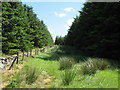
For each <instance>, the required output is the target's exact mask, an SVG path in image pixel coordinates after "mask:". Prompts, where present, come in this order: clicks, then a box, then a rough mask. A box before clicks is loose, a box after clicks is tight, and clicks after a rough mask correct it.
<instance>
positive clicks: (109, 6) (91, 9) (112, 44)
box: [64, 2, 120, 59]
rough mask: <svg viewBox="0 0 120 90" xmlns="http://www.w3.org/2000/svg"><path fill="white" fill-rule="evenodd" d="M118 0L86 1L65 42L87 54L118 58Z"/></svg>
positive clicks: (119, 42) (119, 43) (119, 22)
mask: <svg viewBox="0 0 120 90" xmlns="http://www.w3.org/2000/svg"><path fill="white" fill-rule="evenodd" d="M119 8H120V3H119V2H86V3H85V4H84V7H83V8H82V10H81V11H79V13H80V15H79V16H76V18H74V22H73V23H72V25H71V27H70V29H69V30H68V34H67V36H66V37H65V39H64V40H65V44H66V45H71V46H74V47H76V48H78V49H79V50H81V51H82V52H84V53H85V54H86V55H88V56H95V57H105V58H112V59H119V53H120V51H119V46H120V39H119V36H120V31H119V26H120V21H119V20H120V15H119V12H118V10H119Z"/></svg>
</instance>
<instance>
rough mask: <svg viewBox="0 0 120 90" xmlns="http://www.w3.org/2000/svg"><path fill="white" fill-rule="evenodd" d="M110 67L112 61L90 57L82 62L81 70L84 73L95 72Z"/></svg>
mask: <svg viewBox="0 0 120 90" xmlns="http://www.w3.org/2000/svg"><path fill="white" fill-rule="evenodd" d="M108 68H110V63H109V62H108V61H107V60H105V59H100V58H88V60H86V61H85V62H83V63H81V64H80V72H81V73H82V74H83V75H86V74H89V75H91V74H95V72H96V71H97V70H105V69H108Z"/></svg>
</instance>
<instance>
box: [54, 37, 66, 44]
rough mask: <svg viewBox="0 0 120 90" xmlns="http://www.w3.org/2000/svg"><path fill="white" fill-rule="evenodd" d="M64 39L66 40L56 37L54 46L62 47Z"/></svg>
mask: <svg viewBox="0 0 120 90" xmlns="http://www.w3.org/2000/svg"><path fill="white" fill-rule="evenodd" d="M65 39H66V36H65V37H61V36H60V37H59V36H56V38H55V45H64V44H65Z"/></svg>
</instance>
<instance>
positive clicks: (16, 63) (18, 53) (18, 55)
mask: <svg viewBox="0 0 120 90" xmlns="http://www.w3.org/2000/svg"><path fill="white" fill-rule="evenodd" d="M16 59H17V61H16V64H18V60H19V52H17V57H16Z"/></svg>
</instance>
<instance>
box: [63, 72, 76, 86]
mask: <svg viewBox="0 0 120 90" xmlns="http://www.w3.org/2000/svg"><path fill="white" fill-rule="evenodd" d="M74 78H75V73H74V72H73V71H70V70H65V71H64V73H63V74H62V83H63V84H64V85H69V84H70V82H71V81H72V80H73V79H74Z"/></svg>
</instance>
